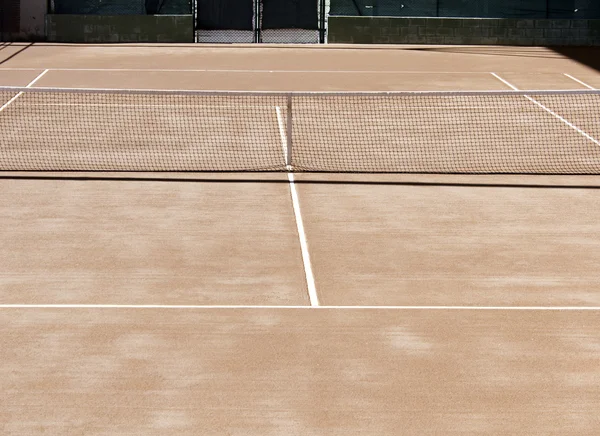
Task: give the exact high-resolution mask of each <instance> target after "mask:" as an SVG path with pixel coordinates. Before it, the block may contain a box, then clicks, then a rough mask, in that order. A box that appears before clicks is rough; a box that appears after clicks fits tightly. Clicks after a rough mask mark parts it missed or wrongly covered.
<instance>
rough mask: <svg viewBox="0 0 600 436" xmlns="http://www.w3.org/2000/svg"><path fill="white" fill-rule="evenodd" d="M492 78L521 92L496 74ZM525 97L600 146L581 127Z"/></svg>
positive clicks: (526, 96)
mask: <svg viewBox="0 0 600 436" xmlns="http://www.w3.org/2000/svg"><path fill="white" fill-rule="evenodd" d="M491 74H492V76H494V77H495V78H496V79H498V80H500V81H501V82H502V83H504V84H505V85H507V86H509V87H510V88H512V89H513V90H515V91H519V88H517V87H516V86H514V85H512V84H511V83H510V82H508V81H506V80H504V79H503V78H502V77H500V76H499V75H497V74H496V73H491ZM523 97H525V98H526V99H527V100H529V101H530V102H532V103H534V104H535V105H537V106H539V107H540V108H542V109H544V110H545V111H546V112H548V113H549V114H550V115H552V116H554V117H555V118H556V119H558V120H560V121H562V122H563V123H565V124H566V125H567V126H569V127H570V128H572V129H573V130H575V131H576V132H577V133H579V134H580V135H582V136H584V137H585V138H586V139H589V140H590V141H592V142H593V143H594V144H596V145H598V146H600V141H598V140H597V139H595V138H593V137H592V136H590V135H589V134H587V133H586V132H584V131H583V130H581V129H580V128H579V127H577V126H576V125H575V124H573V123H571V122H570V121H567V120H566V119H565V118H563V117H561V116H560V115H558V114H557V113H556V112H554V111H553V110H551V109H548V108H547V107H546V106H544V105H543V104H542V103H540V102H539V101H537V100H536V99H534V98H531V97H530V96H528V95H524V96H523Z"/></svg>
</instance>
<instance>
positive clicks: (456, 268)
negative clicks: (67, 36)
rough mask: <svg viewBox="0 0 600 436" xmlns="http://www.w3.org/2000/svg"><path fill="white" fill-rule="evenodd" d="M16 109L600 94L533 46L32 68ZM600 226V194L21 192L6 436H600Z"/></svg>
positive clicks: (189, 188) (158, 177)
mask: <svg viewBox="0 0 600 436" xmlns="http://www.w3.org/2000/svg"><path fill="white" fill-rule="evenodd" d="M0 85H1V86H28V85H29V86H31V87H70V88H118V89H172V90H247V91H257V90H262V91H390V90H399V91H406V90H419V91H424V90H427V91H459V90H510V89H520V90H536V89H538V90H553V89H558V90H569V89H592V88H598V87H600V73H599V72H598V71H596V70H595V69H593V68H591V67H589V66H586V65H584V64H583V63H580V62H577V61H575V60H573V59H570V58H568V57H565V56H564V55H561V54H559V53H558V52H555V51H553V50H550V49H544V48H529V47H523V48H513V47H437V48H436V47H398V46H393V47H392V46H389V47H377V46H375V47H368V48H367V47H358V48H357V47H351V46H324V47H299V46H260V47H258V46H227V47H220V46H214V45H181V46H177V45H175V46H167V45H164V46H160V45H157V46H128V45H105V46H102V45H100V46H84V45H44V44H35V45H27V44H10V45H0ZM24 96H25V95H24ZM4 100H6V99H4ZM4 100H3V101H0V106H2V105H4V104H5V103H7V101H4ZM24 101H25V100H23V101H22V102H21V103H19V99H18V98H17V99H16V100H15V101H14V103H11V105H12V104H16V105H18V104H24ZM523 104H524V105H525V104H527V101H524V102H523ZM17 107H18V106H17ZM42 109H43V110H45V111H50V113H55V114H60V110H59V109H52V106H51V105H49V106H47V107H44V108H42ZM9 110H10V106H8V109H6V112H5V114H9V113H10V112H9ZM53 110H54V112H52V111H53ZM1 115H2V112H0V116H1ZM277 115H278V114H277V113H275V111H273V114H272V118H271V119H272V123H271V124H269V123H268V122H266V123H267V124H265V126H264V130H265V131H272V133H273V135H274V136H275V137H276V139H277V135H278V133H279V130H278V127H279V126H278V117H277ZM460 115H461V114H458V115H457V116H460ZM562 115H563V116H565V117H567V118H568V115H572V114H562ZM573 116H574V115H573ZM263 119H265V120H268V119H269V118H268V117H263ZM318 119H319V118H318V117H316V118H315V120H316V121H315V122H316V123H317V124H316V125H317V126H318V125H319V124H318ZM32 120H35V118H33V119H32ZM64 122H65V121H64V119H57V120H56V123H57V125H61V123H64ZM326 122H327V116H326V114H324V115H323V118H322V123H326ZM322 125H323V124H322ZM32 128H34V123H33V121H32ZM475 128H476V126H473V129H475ZM594 129H596V130H594ZM598 129H599V128H598V126H597V125H589V126H586V130H588V131H589V132H591V134H592V135H596V134H597V132H599V130H598ZM567 130H568V129H567ZM121 132H122V133H123V135H121V136H127V135H129V134H131V132H128V131H127V130H125V129H123V130H122V131H121ZM540 132H541V133H540ZM44 133H45V132H44V129H43V128H40V129H39V135H40V137H43V136H44ZM112 133H113V134H116V136H115V137H118V136H119V135H118V134H119V131H116V132H112ZM90 134H91V133H90ZM341 134H342V132H338V133H337V134H336V135H332V138H334V137H338V138H339V137H340V135H341ZM536 134H537V135H540V134H541V135H542V138H543V139H544V140H543V141H541V142H542V143H543V142H544V141H545V139H547V142H548V145H547V146H548V147H553V146H555V145H556V144H555V143H553V142H552V140H553V139H555V138H553V137H552V135H546V136H547V138H546V137H544V136H543V135H544V133H543V130H542V129H540V131H538V132H532V135H536ZM573 135H575V137H577V133H573ZM595 139H599V138H595ZM65 141H67V142H68V140H65ZM292 181H293V183H292ZM598 210H600V176H552V175H443V174H439V175H423V174H412V175H411V174H404V175H400V174H385V175H384V174H341V173H329V174H316V173H298V174H294V175H293V176H292V179H290V176H288V174H286V173H235V172H230V173H185V174H183V173H153V172H144V173H140V172H135V173H133V172H132V173H110V172H93V173H92V172H77V173H64V172H61V173H53V172H23V171H19V172H9V171H4V172H0V235H1V241H2V243H1V244H0V350H1V351H0V356H1V359H0V362H1V363H0V391H1V392H3V395H1V396H0V429H1V430H2V434H6V435H24V434H27V435H43V434H44V435H45V434H61V435H82V434H85V435H109V434H110V435H125V434H127V435H131V434H136V435H138V434H139V435H166V434H173V435H197V434H210V435H282V434H285V435H303V436H304V435H352V434H365V435H366V434H369V435H397V434H411V435H423V434H435V435H449V434H495V435H507V434H511V435H532V434H544V435H550V434H554V435H597V434H599V433H600V418H599V415H598V410H600V369H599V368H600V366H599V365H598V362H599V361H600V333H599V332H600V293H599V292H598V283H600V272H599V270H598V259H599V258H600V222H599V220H598V213H597V211H598Z"/></svg>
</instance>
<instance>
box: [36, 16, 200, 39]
mask: <svg viewBox="0 0 600 436" xmlns="http://www.w3.org/2000/svg"><path fill="white" fill-rule="evenodd" d="M47 33H48V41H51V42H82V43H93V42H97V43H101V42H194V20H193V18H192V15H48V16H47Z"/></svg>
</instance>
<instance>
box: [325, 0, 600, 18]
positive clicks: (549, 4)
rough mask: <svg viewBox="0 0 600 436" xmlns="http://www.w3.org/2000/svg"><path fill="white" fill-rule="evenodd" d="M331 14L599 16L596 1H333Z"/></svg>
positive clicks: (513, 16)
mask: <svg viewBox="0 0 600 436" xmlns="http://www.w3.org/2000/svg"><path fill="white" fill-rule="evenodd" d="M331 15H350V16H388V17H474V18H568V19H574V18H585V19H597V18H600V2H598V1H597V0H477V1H473V0H331Z"/></svg>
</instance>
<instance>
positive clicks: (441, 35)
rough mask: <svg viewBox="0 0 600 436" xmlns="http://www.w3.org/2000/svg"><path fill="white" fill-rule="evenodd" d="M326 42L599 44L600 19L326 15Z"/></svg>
mask: <svg viewBox="0 0 600 436" xmlns="http://www.w3.org/2000/svg"><path fill="white" fill-rule="evenodd" d="M328 41H329V42H330V43H355V44H448V45H462V44H482V45H527V46H534V45H535V46H600V20H550V19H548V20H546V19H538V20H528V19H511V18H509V19H495V18H488V19H485V18H483V19H482V18H400V17H387V18H384V17H330V18H329V29H328Z"/></svg>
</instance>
